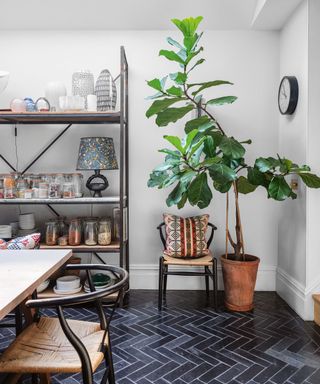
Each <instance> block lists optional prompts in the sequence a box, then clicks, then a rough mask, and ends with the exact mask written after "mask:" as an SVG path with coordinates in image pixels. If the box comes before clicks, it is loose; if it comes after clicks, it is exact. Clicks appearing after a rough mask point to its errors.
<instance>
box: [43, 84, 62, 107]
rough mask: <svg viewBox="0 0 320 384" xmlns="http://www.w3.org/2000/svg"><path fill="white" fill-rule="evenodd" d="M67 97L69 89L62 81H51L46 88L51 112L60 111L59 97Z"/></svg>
mask: <svg viewBox="0 0 320 384" xmlns="http://www.w3.org/2000/svg"><path fill="white" fill-rule="evenodd" d="M66 95H67V89H66V86H65V85H64V83H63V82H62V81H50V82H49V83H48V84H47V85H46V88H45V96H46V99H47V100H48V101H49V103H50V111H52V112H54V111H60V105H59V97H60V96H66Z"/></svg>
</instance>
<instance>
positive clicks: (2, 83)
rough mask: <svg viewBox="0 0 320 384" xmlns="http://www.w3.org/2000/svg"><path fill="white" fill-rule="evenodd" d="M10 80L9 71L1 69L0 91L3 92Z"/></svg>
mask: <svg viewBox="0 0 320 384" xmlns="http://www.w3.org/2000/svg"><path fill="white" fill-rule="evenodd" d="M8 81H9V72H6V71H0V93H1V92H3V91H4V90H5V89H6V87H7V85H8Z"/></svg>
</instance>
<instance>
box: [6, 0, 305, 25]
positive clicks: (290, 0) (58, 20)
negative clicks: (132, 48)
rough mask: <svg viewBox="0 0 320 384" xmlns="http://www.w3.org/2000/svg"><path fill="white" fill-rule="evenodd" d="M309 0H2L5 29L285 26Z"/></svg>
mask: <svg viewBox="0 0 320 384" xmlns="http://www.w3.org/2000/svg"><path fill="white" fill-rule="evenodd" d="M301 1H303V0H196V1H195V0H118V1H117V0H51V1H49V0H27V1H26V0H15V1H13V0H1V11H0V29H2V30H7V29H9V30H14V29H19V30H25V29H27V30H30V29H31V30H43V29H45V30H77V29H82V30H166V29H171V28H172V25H171V23H170V19H171V18H173V17H177V18H183V17H187V16H190V15H192V16H198V15H202V16H204V18H205V19H204V22H203V24H202V25H203V28H204V29H214V30H226V29H233V30H234V29H275V30H276V29H281V27H282V26H283V24H284V23H285V20H286V19H287V18H288V16H289V15H290V14H291V13H292V12H293V10H294V9H295V8H296V6H297V5H298V4H299V3H300V2H301Z"/></svg>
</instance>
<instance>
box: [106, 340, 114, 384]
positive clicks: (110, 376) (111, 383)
mask: <svg viewBox="0 0 320 384" xmlns="http://www.w3.org/2000/svg"><path fill="white" fill-rule="evenodd" d="M106 354H107V356H106V357H107V362H108V366H109V373H108V384H115V383H116V379H115V375H114V368H113V359H112V351H111V344H110V338H109V343H108V348H107V351H106Z"/></svg>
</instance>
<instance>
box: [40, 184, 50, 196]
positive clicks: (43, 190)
mask: <svg viewBox="0 0 320 384" xmlns="http://www.w3.org/2000/svg"><path fill="white" fill-rule="evenodd" d="M48 195H49V184H48V183H43V182H41V183H39V199H47V198H48Z"/></svg>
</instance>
